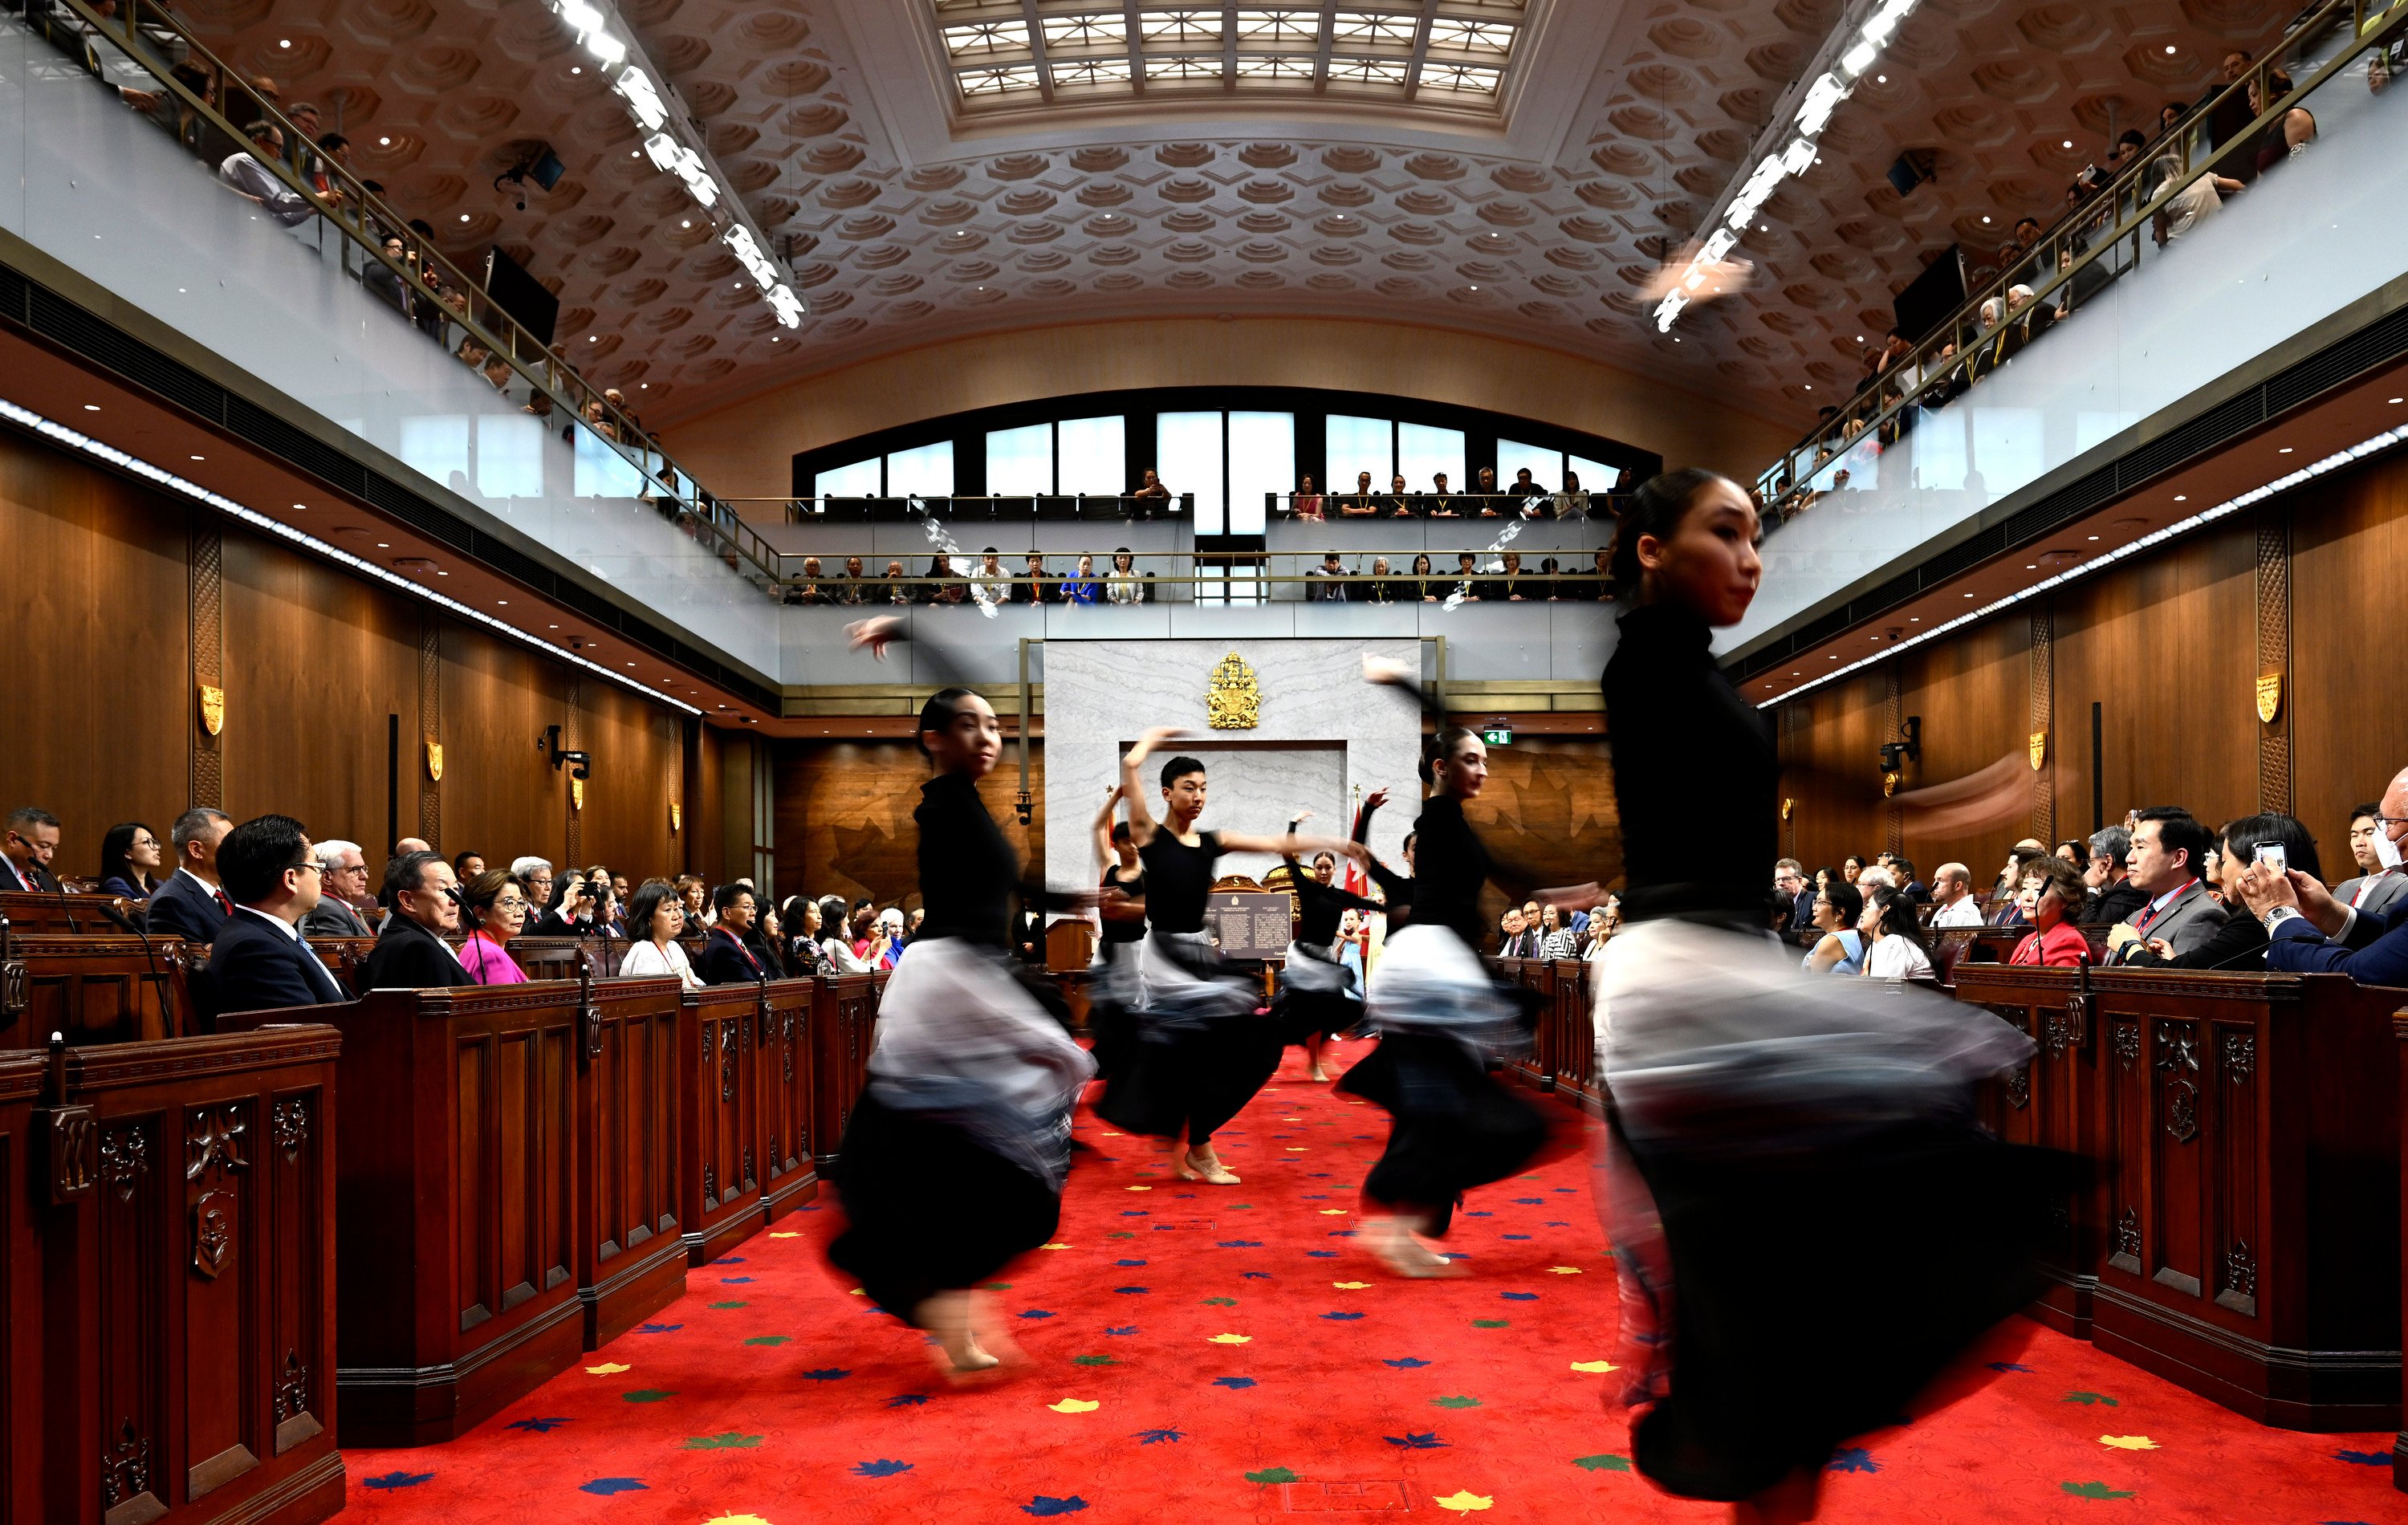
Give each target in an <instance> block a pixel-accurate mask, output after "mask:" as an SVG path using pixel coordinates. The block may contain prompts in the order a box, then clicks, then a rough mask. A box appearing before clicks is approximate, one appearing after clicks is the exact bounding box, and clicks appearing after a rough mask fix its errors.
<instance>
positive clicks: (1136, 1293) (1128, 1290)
mask: <svg viewBox="0 0 2408 1525" xmlns="http://www.w3.org/2000/svg"><path fill="white" fill-rule="evenodd" d="M1112 1290H1113V1291H1115V1292H1118V1293H1120V1294H1121V1295H1123V1296H1124V1297H1143V1296H1144V1295H1145V1294H1146V1293H1148V1292H1151V1291H1153V1290H1154V1288H1151V1287H1115V1288H1112Z"/></svg>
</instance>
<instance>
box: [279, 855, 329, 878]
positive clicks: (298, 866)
mask: <svg viewBox="0 0 2408 1525" xmlns="http://www.w3.org/2000/svg"><path fill="white" fill-rule="evenodd" d="M325 871H326V869H325V865H323V864H322V863H320V862H319V861H318V860H317V859H316V858H309V859H307V860H305V861H303V862H300V863H291V864H287V865H285V872H287V873H314V874H320V875H322V874H324V873H325Z"/></svg>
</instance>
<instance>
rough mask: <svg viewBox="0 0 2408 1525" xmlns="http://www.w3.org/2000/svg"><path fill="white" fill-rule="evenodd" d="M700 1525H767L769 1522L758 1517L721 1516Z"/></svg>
mask: <svg viewBox="0 0 2408 1525" xmlns="http://www.w3.org/2000/svg"><path fill="white" fill-rule="evenodd" d="M702 1525H769V1522H768V1521H767V1520H766V1519H763V1518H761V1517H760V1516H758V1515H722V1516H720V1517H719V1518H717V1519H706V1520H704V1521H703V1522H702Z"/></svg>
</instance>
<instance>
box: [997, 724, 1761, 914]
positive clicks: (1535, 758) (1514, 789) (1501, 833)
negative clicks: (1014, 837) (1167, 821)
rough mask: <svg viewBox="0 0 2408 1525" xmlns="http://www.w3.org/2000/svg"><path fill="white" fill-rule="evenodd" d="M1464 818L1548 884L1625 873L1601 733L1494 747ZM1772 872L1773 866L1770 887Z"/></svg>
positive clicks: (1402, 797)
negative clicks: (1483, 784) (1484, 784)
mask: <svg viewBox="0 0 2408 1525" xmlns="http://www.w3.org/2000/svg"><path fill="white" fill-rule="evenodd" d="M996 771H997V772H1001V771H1002V770H1001V769H999V768H998V769H997V770H996ZM1363 782H1364V784H1365V787H1366V789H1367V791H1368V789H1369V787H1371V786H1372V785H1374V784H1379V783H1385V784H1387V785H1388V789H1389V792H1390V794H1391V796H1392V797H1393V798H1392V801H1391V803H1390V804H1389V806H1388V809H1389V810H1391V811H1399V810H1401V811H1406V812H1413V811H1417V810H1418V809H1419V808H1420V807H1419V805H1418V803H1417V800H1418V798H1419V793H1420V791H1419V789H1418V788H1417V786H1416V785H1415V784H1413V782H1412V780H1410V779H1388V780H1365V781H1363ZM1157 803H1159V802H1158V801H1157ZM1464 817H1465V819H1467V820H1469V821H1470V822H1471V823H1472V825H1473V826H1474V827H1476V828H1478V830H1479V831H1480V832H1481V834H1482V835H1483V836H1484V837H1485V838H1486V839H1487V840H1488V841H1489V842H1492V843H1495V844H1496V846H1497V848H1498V852H1499V854H1500V855H1502V856H1510V857H1513V858H1517V859H1519V860H1520V861H1521V862H1523V863H1524V864H1525V865H1527V867H1528V868H1529V870H1531V871H1532V872H1533V873H1535V874H1537V875H1538V879H1539V884H1540V885H1581V884H1586V883H1587V882H1589V881H1590V880H1595V881H1596V882H1597V883H1598V884H1600V885H1615V884H1617V883H1618V882H1619V881H1620V880H1621V878H1622V813H1621V811H1620V808H1619V807H1618V806H1617V804H1616V803H1615V800H1614V797H1613V763H1612V756H1611V754H1610V753H1609V752H1608V751H1607V749H1606V744H1605V739H1604V738H1603V737H1601V736H1565V737H1554V736H1550V737H1530V738H1527V739H1526V740H1521V741H1515V742H1514V743H1513V744H1512V745H1511V746H1501V747H1491V748H1490V749H1489V751H1488V785H1487V787H1486V788H1485V789H1484V790H1482V791H1481V796H1480V798H1478V799H1476V800H1473V801H1472V802H1471V804H1470V805H1469V807H1468V808H1467V809H1466V810H1465V811H1464ZM1000 818H1001V819H1009V817H1000ZM1409 818H1410V817H1409ZM1353 825H1354V823H1353V821H1352V820H1351V819H1350V820H1347V821H1332V822H1330V823H1329V826H1328V829H1329V830H1330V831H1332V832H1334V833H1337V834H1340V835H1343V834H1344V833H1345V832H1347V831H1348V830H1350V829H1352V827H1353ZM1078 829H1080V830H1082V831H1084V830H1085V829H1086V822H1084V821H1082V822H1080V823H1078ZM1391 867H1393V868H1397V869H1402V868H1403V867H1404V865H1403V864H1401V863H1397V864H1392V865H1391ZM1771 873H1772V869H1771V865H1770V864H1767V865H1766V866H1765V875H1766V880H1765V882H1766V883H1767V884H1770V883H1771ZM1533 887H1536V886H1533ZM1481 896H1482V902H1481V903H1482V904H1483V905H1484V907H1485V908H1486V910H1487V912H1488V918H1487V919H1488V922H1489V925H1490V926H1492V927H1493V926H1495V925H1496V922H1497V919H1498V917H1499V916H1501V915H1503V914H1504V912H1505V893H1504V891H1502V890H1500V889H1498V887H1497V886H1496V885H1489V886H1488V887H1487V888H1485V889H1484V890H1483V891H1482V892H1481Z"/></svg>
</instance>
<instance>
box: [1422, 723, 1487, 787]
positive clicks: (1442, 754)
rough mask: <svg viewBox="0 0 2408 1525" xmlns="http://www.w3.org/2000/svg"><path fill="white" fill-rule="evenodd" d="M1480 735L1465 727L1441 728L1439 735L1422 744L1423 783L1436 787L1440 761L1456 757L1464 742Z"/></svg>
mask: <svg viewBox="0 0 2408 1525" xmlns="http://www.w3.org/2000/svg"><path fill="white" fill-rule="evenodd" d="M1479 734H1480V733H1479V732H1478V731H1475V730H1472V729H1470V728H1469V727H1464V726H1441V727H1439V728H1438V734H1437V735H1435V736H1432V737H1431V738H1430V739H1429V740H1428V741H1424V742H1423V743H1422V765H1421V776H1422V782H1423V783H1424V784H1431V785H1436V784H1437V783H1438V765H1439V762H1440V761H1441V759H1442V758H1446V757H1451V756H1453V755H1455V748H1456V747H1457V746H1458V745H1460V744H1461V743H1462V742H1463V741H1466V740H1467V739H1469V738H1473V737H1477V736H1478V735H1479Z"/></svg>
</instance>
